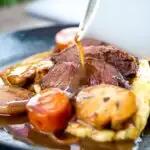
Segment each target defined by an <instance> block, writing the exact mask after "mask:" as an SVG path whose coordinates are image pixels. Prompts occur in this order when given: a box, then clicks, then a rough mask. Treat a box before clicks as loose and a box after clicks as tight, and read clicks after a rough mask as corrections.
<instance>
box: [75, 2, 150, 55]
mask: <svg viewBox="0 0 150 150" xmlns="http://www.w3.org/2000/svg"><path fill="white" fill-rule="evenodd" d="M78 37H79V40H81V39H83V38H93V39H97V40H103V41H105V42H107V43H110V44H113V45H116V46H118V47H120V48H122V49H123V50H124V51H126V52H128V53H131V54H133V55H135V56H137V57H148V56H150V1H149V0H89V3H88V5H87V9H86V12H85V15H84V17H83V19H82V20H81V22H80V25H79V32H78Z"/></svg>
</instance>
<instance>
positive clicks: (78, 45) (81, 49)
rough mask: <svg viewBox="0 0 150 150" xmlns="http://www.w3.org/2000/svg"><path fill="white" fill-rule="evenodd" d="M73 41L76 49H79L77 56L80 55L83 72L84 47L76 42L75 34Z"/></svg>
mask: <svg viewBox="0 0 150 150" xmlns="http://www.w3.org/2000/svg"><path fill="white" fill-rule="evenodd" d="M74 41H75V44H76V45H77V48H78V49H79V55H80V60H81V65H82V69H83V71H84V72H85V61H84V47H83V46H82V44H81V42H80V41H79V40H78V35H77V34H76V36H75V38H74Z"/></svg>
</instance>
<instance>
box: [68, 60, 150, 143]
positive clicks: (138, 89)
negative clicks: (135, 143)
mask: <svg viewBox="0 0 150 150" xmlns="http://www.w3.org/2000/svg"><path fill="white" fill-rule="evenodd" d="M132 91H133V92H134V93H135V94H136V97H137V101H136V104H137V112H136V114H135V115H134V116H133V117H132V122H129V123H128V125H127V126H126V128H124V129H122V130H118V131H114V130H112V129H110V130H106V129H102V130H96V129H94V128H92V127H90V126H86V125H83V124H80V123H76V122H70V123H69V124H68V127H67V129H66V130H65V131H66V132H67V133H70V134H72V135H75V136H77V137H80V138H85V137H88V138H91V139H93V140H95V141H99V142H106V141H107V142H108V141H117V140H128V139H131V140H135V139H136V138H137V137H138V136H139V135H140V133H141V132H142V131H143V129H144V128H145V126H146V124H147V120H148V117H149V113H150V67H149V64H148V61H147V60H141V61H140V64H139V70H138V74H137V77H136V78H135V79H134V81H133V84H132Z"/></svg>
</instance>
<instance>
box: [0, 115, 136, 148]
mask: <svg viewBox="0 0 150 150" xmlns="http://www.w3.org/2000/svg"><path fill="white" fill-rule="evenodd" d="M0 125H1V129H0V130H5V131H6V132H8V133H9V134H10V136H11V135H13V137H14V138H15V139H17V140H19V141H22V142H24V143H27V144H31V145H34V146H40V147H41V146H42V147H45V148H46V147H48V148H52V149H59V150H60V149H62V150H98V149H100V150H132V148H133V147H135V144H134V141H122V142H110V143H98V142H95V141H92V140H90V139H85V140H81V141H80V142H79V143H78V144H72V145H59V144H57V143H55V142H54V141H52V140H51V139H50V138H49V137H48V136H46V135H43V134H41V133H38V132H37V131H35V130H33V129H32V128H31V127H30V126H29V125H28V122H27V117H26V116H25V115H24V116H16V117H15V116H14V117H12V116H11V117H0ZM136 147H137V149H138V144H137V145H136Z"/></svg>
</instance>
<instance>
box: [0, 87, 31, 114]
mask: <svg viewBox="0 0 150 150" xmlns="http://www.w3.org/2000/svg"><path fill="white" fill-rule="evenodd" d="M33 95H34V93H33V92H31V91H29V90H26V89H23V88H18V87H13V86H4V87H0V115H16V114H20V113H23V112H25V111H26V107H25V106H26V104H27V102H28V100H29V99H30V98H31V97H32V96H33Z"/></svg>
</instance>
